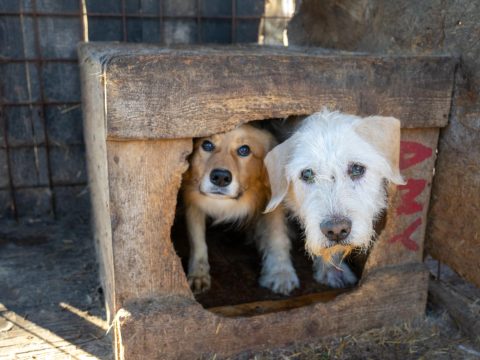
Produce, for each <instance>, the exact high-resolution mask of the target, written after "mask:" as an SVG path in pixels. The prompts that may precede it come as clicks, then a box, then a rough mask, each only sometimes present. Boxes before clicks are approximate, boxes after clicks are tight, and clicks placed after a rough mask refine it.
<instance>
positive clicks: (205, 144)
mask: <svg viewBox="0 0 480 360" xmlns="http://www.w3.org/2000/svg"><path fill="white" fill-rule="evenodd" d="M202 149H203V150H205V151H207V152H212V151H213V150H215V145H213V143H212V142H211V141H208V140H205V141H204V142H203V143H202Z"/></svg>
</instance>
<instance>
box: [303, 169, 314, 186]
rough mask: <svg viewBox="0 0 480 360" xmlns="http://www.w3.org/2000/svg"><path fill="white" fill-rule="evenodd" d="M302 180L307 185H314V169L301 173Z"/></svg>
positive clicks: (304, 170)
mask: <svg viewBox="0 0 480 360" xmlns="http://www.w3.org/2000/svg"><path fill="white" fill-rule="evenodd" d="M300 179H302V180H303V181H305V182H306V183H307V184H313V183H314V182H315V173H314V172H313V170H312V169H303V170H302V172H301V173H300Z"/></svg>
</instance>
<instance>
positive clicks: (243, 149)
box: [237, 145, 250, 157]
mask: <svg viewBox="0 0 480 360" xmlns="http://www.w3.org/2000/svg"><path fill="white" fill-rule="evenodd" d="M237 154H238V155H239V156H242V157H245V156H248V155H250V147H249V146H248V145H242V146H240V147H239V148H238V149H237Z"/></svg>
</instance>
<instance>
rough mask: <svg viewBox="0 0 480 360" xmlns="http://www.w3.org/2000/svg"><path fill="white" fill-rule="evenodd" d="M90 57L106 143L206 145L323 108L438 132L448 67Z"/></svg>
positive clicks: (383, 61)
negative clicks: (186, 141) (101, 83)
mask: <svg viewBox="0 0 480 360" xmlns="http://www.w3.org/2000/svg"><path fill="white" fill-rule="evenodd" d="M83 48H84V49H90V48H89V45H84V46H83ZM93 49H94V50H91V52H94V53H95V51H97V52H98V53H95V55H91V58H92V59H99V60H98V61H102V63H103V64H104V69H103V72H104V75H105V78H106V80H107V82H106V92H107V97H106V108H107V109H108V113H107V132H108V137H109V138H117V139H155V138H156V139H159V138H182V137H197V136H205V135H210V134H212V133H218V132H223V131H227V130H229V129H232V128H233V127H235V126H238V125H239V124H241V123H244V122H247V121H250V120H257V119H265V118H275V117H285V116H287V115H295V114H310V113H313V112H315V111H318V110H320V109H321V108H323V107H324V106H328V107H331V108H335V109H338V110H341V111H345V112H350V113H356V114H359V115H371V114H383V115H389V116H396V117H398V118H399V119H401V120H402V126H403V127H409V128H419V127H441V126H444V125H446V123H447V117H448V112H449V109H450V98H451V89H452V84H453V70H454V63H455V62H454V60H453V59H452V58H448V57H441V56H440V57H385V56H371V55H351V54H349V55H347V54H341V55H338V54H337V55H334V54H333V55H332V54H330V55H325V54H321V53H320V54H319V53H315V52H312V51H310V52H308V51H306V50H304V49H294V50H283V51H279V50H277V51H272V50H271V49H268V48H266V49H265V48H263V47H257V46H253V47H240V48H235V47H224V48H216V49H206V48H201V47H199V48H195V47H193V48H192V47H190V48H186V49H166V48H155V47H152V48H148V49H145V48H140V49H141V50H140V51H137V50H136V49H138V48H134V47H131V46H128V47H125V48H123V51H122V48H121V47H118V46H117V47H116V48H115V51H112V50H111V49H110V45H104V49H105V50H104V53H103V55H102V52H101V50H99V48H98V46H96V47H94V48H93ZM132 49H133V50H132ZM185 122H187V123H188V125H189V126H187V127H186V126H185V125H184V123H185ZM207 124H208V126H207Z"/></svg>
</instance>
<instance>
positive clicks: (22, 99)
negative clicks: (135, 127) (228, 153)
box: [0, 0, 293, 222]
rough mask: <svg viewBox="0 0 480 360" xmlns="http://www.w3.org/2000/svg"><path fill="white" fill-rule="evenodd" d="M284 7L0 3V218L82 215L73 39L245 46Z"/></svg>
mask: <svg viewBox="0 0 480 360" xmlns="http://www.w3.org/2000/svg"><path fill="white" fill-rule="evenodd" d="M292 1H293V0H290V1H286V0H278V1H273V0H267V4H266V3H265V1H264V0H102V1H99V0H62V1H60V0H0V219H10V220H15V221H22V222H23V221H45V220H56V219H61V218H63V217H66V216H76V217H79V218H82V219H87V218H88V212H89V211H88V210H89V201H88V189H87V178H86V169H85V149H84V144H83V136H82V114H81V103H80V79H79V72H78V66H77V58H76V45H77V43H78V42H79V41H85V40H89V41H126V42H147V43H160V44H164V45H169V44H174V43H197V44H200V43H202V44H208V43H223V44H230V43H252V42H253V43H255V42H257V41H258V38H259V29H260V28H262V26H263V25H262V22H265V19H267V20H268V19H271V20H272V23H275V22H279V21H280V23H281V24H283V25H281V26H284V25H285V24H286V21H287V20H288V18H289V17H290V16H291V15H292V14H291V10H289V9H291V8H292V5H291V4H292V3H293V2H292ZM272 4H273V5H274V6H273V8H272ZM285 4H289V6H288V7H285ZM269 6H270V7H269ZM266 9H267V10H268V9H270V10H269V11H267V12H266ZM272 9H273V11H272ZM285 9H287V10H285ZM282 22H283V23H282Z"/></svg>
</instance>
